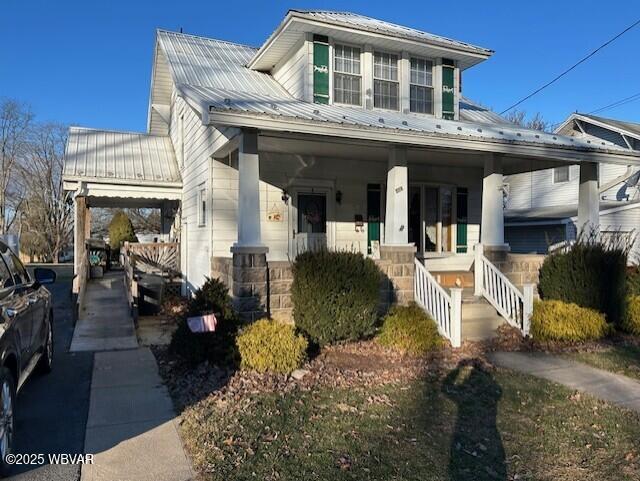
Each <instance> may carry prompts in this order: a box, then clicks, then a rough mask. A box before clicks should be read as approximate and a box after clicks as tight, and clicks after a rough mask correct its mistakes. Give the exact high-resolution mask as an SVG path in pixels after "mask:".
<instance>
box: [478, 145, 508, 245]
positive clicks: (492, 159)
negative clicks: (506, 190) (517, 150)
mask: <svg viewBox="0 0 640 481" xmlns="http://www.w3.org/2000/svg"><path fill="white" fill-rule="evenodd" d="M503 211H504V204H503V197H502V159H501V158H500V156H498V155H496V154H490V155H489V156H488V157H487V158H486V159H485V161H484V178H483V179H482V221H481V225H480V242H481V243H482V244H484V245H485V246H495V247H503V246H505V243H504V212H503Z"/></svg>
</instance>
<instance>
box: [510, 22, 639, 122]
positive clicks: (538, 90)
mask: <svg viewBox="0 0 640 481" xmlns="http://www.w3.org/2000/svg"><path fill="white" fill-rule="evenodd" d="M639 24H640V19H639V20H637V21H636V22H634V23H633V24H631V25H629V26H628V27H627V28H625V29H624V30H623V31H622V32H620V33H618V34H617V35H616V36H615V37H613V38H611V39H609V40H607V41H606V42H605V43H603V44H602V45H600V46H599V47H598V48H596V49H595V50H593V51H592V52H591V53H589V54H588V55H587V56H586V57H583V58H582V59H580V60H579V61H578V62H576V63H575V64H573V65H572V66H571V67H569V68H568V69H566V70H565V71H564V72H562V73H561V74H560V75H558V76H556V77H555V78H553V79H552V80H551V81H549V82H547V83H546V84H544V85H543V86H542V87H540V88H538V89H537V90H535V91H534V92H532V93H530V94H529V95H527V96H526V97H524V98H523V99H521V100H519V101H518V102H516V103H515V104H513V105H512V106H511V107H509V108H507V109H504V110H503V111H502V112H500V115H502V114H504V113H505V112H508V111H509V110H511V109H512V108H514V107H517V106H518V105H520V104H521V103H522V102H524V101H526V100H529V99H530V98H531V97H533V96H534V95H536V94H537V93H539V92H541V91H542V90H544V89H546V88H547V87H548V86H549V85H551V84H554V83H555V82H557V81H558V80H560V79H561V78H562V77H564V76H565V75H567V74H568V73H569V72H571V71H572V70H573V69H575V68H576V67H577V66H578V65H580V64H582V63H584V62H586V61H587V60H588V59H590V58H591V57H593V56H594V55H595V54H596V53H598V52H599V51H600V50H602V49H603V48H605V47H606V46H607V45H609V44H610V43H612V42H614V41H615V40H617V39H618V38H620V37H622V36H623V35H624V34H625V33H627V32H628V31H629V30H631V29H632V28H633V27H635V26H637V25H639Z"/></svg>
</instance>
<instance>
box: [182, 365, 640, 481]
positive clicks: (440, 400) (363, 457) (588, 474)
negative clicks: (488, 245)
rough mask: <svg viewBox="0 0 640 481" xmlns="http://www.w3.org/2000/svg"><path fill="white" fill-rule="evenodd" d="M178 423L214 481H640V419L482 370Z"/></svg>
mask: <svg viewBox="0 0 640 481" xmlns="http://www.w3.org/2000/svg"><path fill="white" fill-rule="evenodd" d="M181 418H182V423H181V428H182V435H183V439H184V441H185V444H186V447H187V449H188V451H189V452H190V454H191V457H192V459H193V462H194V466H195V468H196V470H197V471H198V473H199V476H200V477H201V478H202V479H206V480H245V479H247V480H248V479H252V480H265V481H269V480H315V479H317V480H455V481H463V480H474V481H478V480H485V479H486V480H507V479H508V480H516V479H519V480H578V479H579V480H594V481H595V480H598V481H602V480H615V481H621V480H625V479H629V480H632V479H634V480H637V479H640V446H639V444H638V440H639V439H640V417H638V416H637V415H635V414H632V413H630V412H628V411H623V410H620V409H618V408H615V407H612V406H609V405H606V404H604V403H602V402H599V401H596V400H594V399H592V398H589V397H588V396H585V395H582V396H581V395H577V394H575V393H573V392H572V391H570V390H567V389H564V388H562V387H559V386H556V385H554V384H550V383H548V382H546V381H542V380H539V379H536V378H532V377H528V376H525V375H521V374H517V373H513V372H511V371H506V370H485V369H483V368H480V367H477V366H476V365H474V364H473V363H471V364H468V365H465V366H463V367H459V368H458V369H454V370H452V371H449V372H448V373H445V374H425V375H423V376H422V377H421V378H420V379H412V380H405V381H398V382H393V383H386V384H385V383H380V384H376V383H373V384H370V385H369V386H368V387H364V386H359V385H358V384H355V385H353V386H352V387H348V388H346V387H328V386H325V385H322V384H319V385H317V386H310V387H309V386H307V387H301V388H297V387H296V388H293V389H289V390H287V391H286V392H266V393H265V392H262V393H260V392H255V393H249V394H247V395H244V396H237V397H233V398H221V397H216V396H208V397H204V398H203V399H201V400H200V401H198V402H196V403H195V404H193V405H191V406H189V407H187V408H186V409H185V410H184V411H183V412H182V415H181Z"/></svg>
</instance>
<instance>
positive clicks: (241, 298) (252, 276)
mask: <svg viewBox="0 0 640 481" xmlns="http://www.w3.org/2000/svg"><path fill="white" fill-rule="evenodd" d="M267 251H268V249H267V248H266V247H255V248H251V247H235V246H234V247H233V248H232V249H231V252H232V253H233V270H232V273H231V280H232V286H231V298H232V300H233V307H234V309H235V310H236V312H237V313H238V315H239V316H240V317H241V318H242V319H243V320H248V321H253V320H256V319H259V318H260V317H264V316H265V315H266V314H267V292H268V278H267Z"/></svg>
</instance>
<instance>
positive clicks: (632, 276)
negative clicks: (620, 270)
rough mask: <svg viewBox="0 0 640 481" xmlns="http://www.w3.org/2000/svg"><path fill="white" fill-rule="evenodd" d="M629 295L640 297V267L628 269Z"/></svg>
mask: <svg viewBox="0 0 640 481" xmlns="http://www.w3.org/2000/svg"><path fill="white" fill-rule="evenodd" d="M627 294H628V295H630V296H640V267H638V266H634V267H629V268H627Z"/></svg>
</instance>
